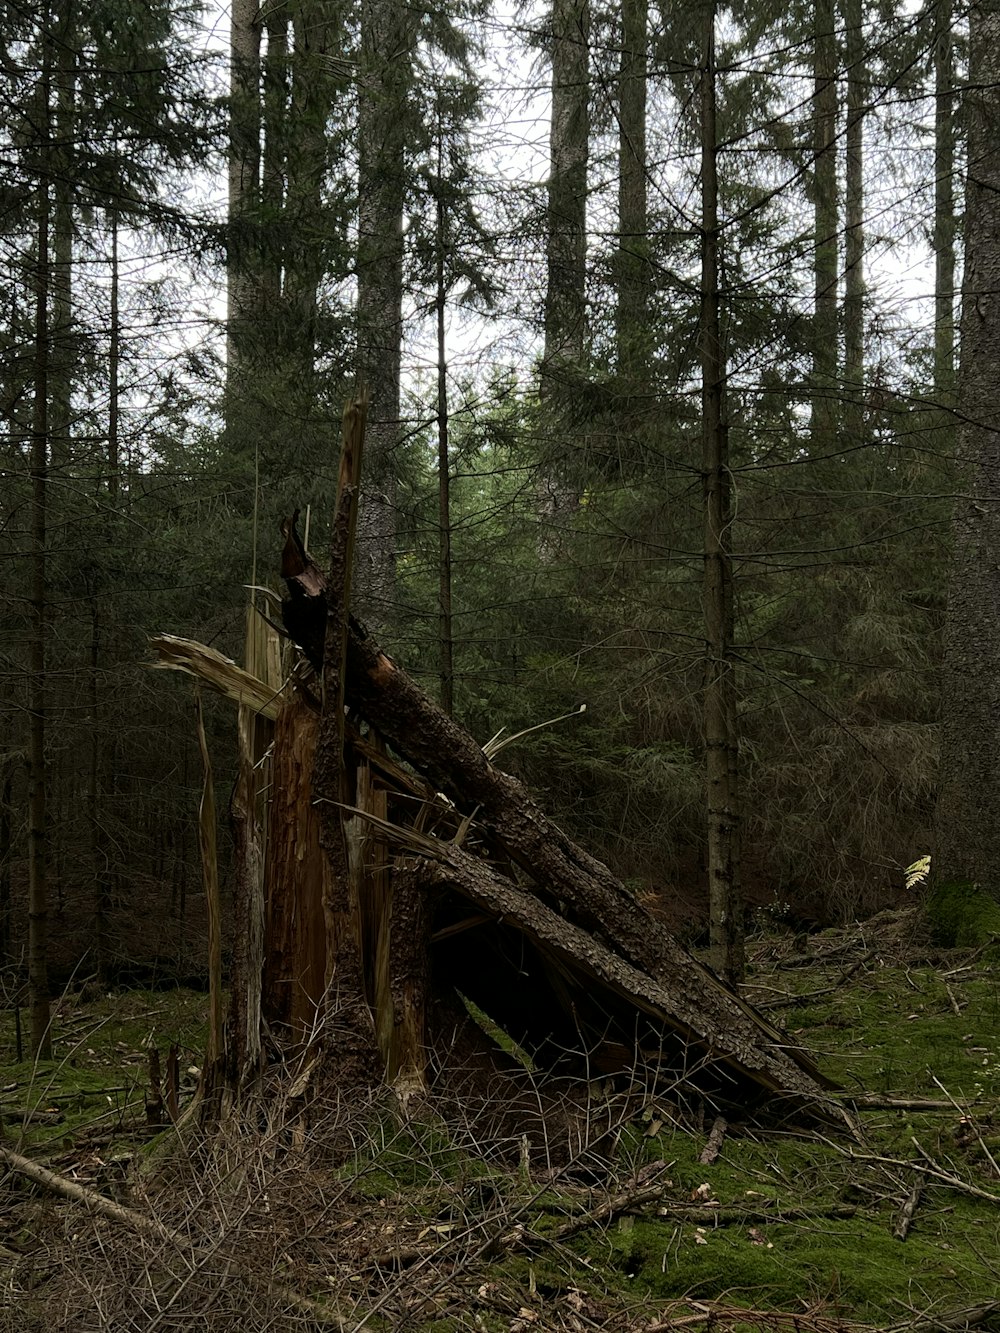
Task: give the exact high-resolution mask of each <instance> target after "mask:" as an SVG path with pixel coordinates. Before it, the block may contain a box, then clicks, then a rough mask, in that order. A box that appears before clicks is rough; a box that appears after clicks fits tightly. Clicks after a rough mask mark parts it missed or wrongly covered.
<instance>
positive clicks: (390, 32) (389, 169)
mask: <svg viewBox="0 0 1000 1333" xmlns="http://www.w3.org/2000/svg"><path fill="white" fill-rule="evenodd" d="M414 24H415V17H414V14H413V12H412V11H410V10H408V9H406V8H404V7H403V6H401V5H399V4H397V3H395V0H363V4H362V7H361V56H360V62H359V71H358V99H359V104H358V117H359V122H358V136H359V154H360V156H359V178H358V207H359V218H358V372H359V378H360V380H361V381H362V382H363V383H364V385H365V386H366V388H367V390H368V393H369V400H370V406H369V413H368V435H367V443H366V446H365V480H364V487H363V491H362V497H361V509H360V513H359V515H358V531H357V568H356V588H357V594H358V605H359V608H360V609H361V612H362V614H363V615H364V616H365V617H366V618H367V619H368V620H369V621H370V622H371V623H372V624H373V625H375V626H378V627H380V628H381V627H384V626H385V625H386V624H387V623H388V622H389V620H390V618H391V615H392V611H393V606H394V603H395V588H396V469H397V466H398V464H397V460H396V457H395V454H396V449H397V446H398V444H399V438H400V420H399V417H400V388H399V381H400V363H401V357H402V341H403V201H404V175H405V163H404V155H403V150H404V145H405V139H406V125H407V115H408V103H409V88H410V82H411V79H412V53H413V45H414V41H415V36H416V34H415V30H414Z"/></svg>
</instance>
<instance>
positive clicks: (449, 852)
mask: <svg viewBox="0 0 1000 1333" xmlns="http://www.w3.org/2000/svg"><path fill="white" fill-rule="evenodd" d="M405 839H406V830H400V831H399V840H400V842H401V843H402V842H404V841H405ZM411 873H412V874H413V875H414V877H418V876H419V879H420V882H421V883H422V884H423V885H424V887H425V888H428V889H450V890H453V891H454V892H457V893H459V894H461V895H462V896H463V897H464V898H466V899H468V900H469V901H470V902H472V903H474V904H475V905H476V906H477V907H479V908H481V909H483V911H484V912H485V913H486V914H488V915H489V917H490V918H492V921H493V922H494V923H497V924H499V923H503V922H509V923H511V924H512V925H514V926H515V927H516V929H517V930H518V931H519V932H520V933H521V934H522V936H524V937H525V939H526V940H527V941H530V942H531V944H532V945H533V946H534V947H535V948H536V949H537V950H538V951H539V953H540V954H541V955H542V957H543V959H544V960H545V965H546V971H547V972H549V973H551V974H554V975H556V976H558V977H561V978H562V979H563V982H564V985H565V986H566V987H567V991H568V995H569V998H570V999H571V1000H572V1003H573V1004H574V1005H579V1013H578V1014H577V1018H578V1020H579V1029H580V1031H579V1035H580V1038H581V1039H582V1040H583V1041H586V1040H587V1039H588V1035H589V1033H588V1028H590V1030H591V1031H592V1032H593V1033H594V1034H597V1033H598V1032H599V1027H600V1023H599V1022H597V1021H595V1022H594V1023H593V1024H590V1023H588V1012H587V1009H586V1007H585V1002H586V1001H587V1000H589V1001H591V1002H592V1003H593V1005H594V1010H593V1012H595V1013H597V1012H600V1013H601V1015H602V1020H601V1022H602V1023H603V1028H604V1032H603V1034H602V1035H603V1043H604V1044H605V1045H608V1044H610V1043H609V1038H610V1039H613V1038H615V1037H616V1036H617V1037H619V1038H620V1039H621V1040H620V1043H619V1044H620V1045H621V1046H622V1047H630V1050H629V1058H626V1059H623V1060H622V1067H623V1068H628V1067H630V1066H632V1065H634V1064H636V1063H639V1064H641V1063H643V1060H644V1052H643V1050H642V1048H643V1047H644V1046H645V1047H646V1048H647V1051H649V1049H650V1048H655V1046H656V1042H657V1034H658V1033H663V1032H667V1033H670V1032H672V1033H674V1034H675V1035H676V1038H677V1039H678V1042H677V1045H678V1047H679V1048H682V1049H684V1050H686V1051H688V1052H689V1059H690V1066H691V1068H692V1069H693V1068H694V1066H696V1065H698V1064H701V1065H703V1066H704V1065H718V1066H724V1067H726V1068H728V1070H729V1071H730V1075H731V1078H730V1080H729V1081H730V1083H731V1087H732V1090H733V1092H734V1093H735V1092H736V1091H737V1090H738V1088H739V1086H740V1084H741V1083H742V1084H743V1085H744V1090H745V1084H746V1082H747V1080H749V1081H750V1082H752V1083H754V1084H756V1085H757V1086H758V1087H759V1088H761V1089H763V1090H764V1091H766V1092H771V1093H775V1094H783V1095H785V1096H788V1097H790V1098H792V1099H793V1100H795V1101H800V1100H802V1099H805V1100H807V1101H809V1102H816V1101H817V1099H820V1100H823V1101H825V1100H826V1099H825V1097H824V1095H823V1094H824V1093H825V1091H826V1090H827V1089H829V1088H830V1087H832V1086H833V1085H832V1084H831V1082H830V1080H828V1079H826V1078H825V1077H824V1076H823V1075H822V1074H821V1073H820V1071H819V1070H818V1069H817V1068H816V1066H815V1065H814V1064H813V1063H812V1061H811V1060H809V1059H808V1057H807V1056H805V1055H804V1054H803V1053H802V1052H800V1051H798V1050H796V1049H795V1048H794V1047H790V1046H789V1044H788V1041H787V1038H786V1037H784V1035H783V1034H781V1033H780V1032H778V1031H776V1030H775V1029H774V1028H772V1027H771V1025H770V1024H769V1023H767V1022H766V1021H765V1020H763V1019H762V1018H761V1017H760V1015H759V1014H757V1013H756V1011H755V1010H753V1009H752V1007H751V1006H750V1005H747V1004H745V1003H744V1002H743V1001H741V1000H740V999H739V998H738V997H737V996H736V995H734V994H733V992H732V991H731V990H730V988H729V987H728V986H726V985H725V984H724V983H723V982H721V981H720V980H719V979H718V978H717V977H716V976H715V974H714V973H713V972H711V971H710V970H709V969H708V968H706V967H703V966H702V965H701V964H700V963H699V962H698V961H697V960H696V959H694V958H692V957H691V955H690V954H688V953H687V952H686V951H685V950H684V949H682V948H681V947H680V945H678V944H677V943H676V942H675V941H673V940H671V939H670V938H669V937H668V939H667V948H666V952H665V954H664V958H663V960H662V961H661V965H660V967H659V969H658V972H657V976H656V977H652V976H650V975H649V974H647V973H646V972H645V971H644V970H642V969H640V968H637V967H635V966H633V965H632V964H631V963H630V962H628V961H626V960H625V959H623V958H622V957H621V956H620V955H619V954H617V953H616V952H615V951H614V950H612V949H611V948H609V947H608V946H607V945H606V944H605V943H603V942H602V941H601V940H599V939H598V938H596V937H595V935H594V934H592V933H590V932H588V931H586V930H584V929H583V928H582V927H580V926H579V925H577V924H575V923H574V922H571V921H567V920H565V919H564V918H563V917H561V916H559V915H558V914H557V913H556V912H555V911H554V910H553V909H552V908H551V907H549V906H547V905H546V904H545V903H544V902H542V901H541V899H540V898H538V897H537V896H536V895H535V894H533V893H531V892H529V891H527V890H526V889H524V888H521V887H519V886H518V885H516V884H514V883H513V882H512V881H511V880H509V879H508V878H507V877H506V876H504V875H502V874H500V873H499V872H497V871H496V870H495V869H494V868H493V867H491V866H490V865H489V864H488V863H487V862H485V861H482V860H481V859H480V858H479V857H476V856H473V855H472V854H471V853H469V852H466V851H463V849H462V848H460V847H456V846H455V845H454V844H451V843H441V844H440V845H439V849H436V850H435V852H434V854H433V856H432V857H424V858H422V859H421V860H420V862H419V870H414V871H412V872H411ZM481 929H483V930H489V929H490V926H489V925H484V926H482V927H481ZM494 929H495V926H494ZM469 947H470V948H471V945H470V946H469ZM529 977H530V973H529ZM470 998H475V996H471V997H470ZM616 1002H620V1003H618V1004H616ZM488 1005H489V1001H488V1000H486V1001H485V1004H484V1007H486V1006H488ZM486 1011H487V1012H490V1010H489V1007H487V1008H486ZM636 1011H638V1012H639V1014H641V1015H646V1016H648V1018H649V1019H650V1020H651V1022H650V1023H648V1024H647V1025H645V1027H641V1026H640V1027H637V1026H636V1023H635V1017H634V1016H635V1013H636ZM491 1016H494V1017H497V1020H498V1021H502V1020H501V1018H500V1016H499V1015H491ZM539 1017H540V1018H541V1019H542V1021H543V1023H545V1022H546V1021H547V1019H548V1015H540V1016H539ZM616 1017H620V1019H621V1021H620V1022H618V1023H617V1024H616V1022H615V1020H616ZM597 1040H599V1038H598V1037H597V1036H596V1035H595V1049H594V1050H591V1051H589V1052H585V1054H587V1055H588V1056H589V1058H591V1059H593V1058H594V1056H595V1055H597V1054H598V1052H597V1050H596V1041H597ZM637 1048H638V1049H637ZM653 1054H654V1056H655V1054H656V1052H655V1050H654V1051H653ZM662 1054H663V1057H664V1060H665V1062H670V1052H666V1051H663V1052H662ZM595 1063H597V1067H596V1069H595V1072H608V1069H607V1067H606V1066H605V1067H602V1066H601V1065H600V1063H598V1062H595ZM671 1063H676V1062H671ZM719 1072H720V1073H722V1074H723V1077H725V1070H724V1069H722V1070H720V1071H719ZM694 1081H695V1082H701V1080H698V1079H695V1080H694ZM732 1099H733V1098H732V1096H730V1097H726V1098H725V1100H728V1101H731V1100H732ZM830 1118H831V1119H837V1120H841V1119H842V1118H843V1117H842V1116H841V1115H840V1113H839V1112H838V1111H835V1110H832V1111H831V1112H830Z"/></svg>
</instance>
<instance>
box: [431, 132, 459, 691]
mask: <svg viewBox="0 0 1000 1333" xmlns="http://www.w3.org/2000/svg"><path fill="white" fill-rule="evenodd" d="M442 135H443V130H442V128H441V118H440V116H439V117H438V179H437V210H436V237H435V242H436V247H437V292H436V297H435V304H436V307H437V426H438V534H439V535H438V646H439V652H440V680H441V707H442V708H443V709H444V711H445V712H446V713H448V714H449V716H450V715H451V714H452V713H453V712H454V709H455V655H454V638H453V631H452V619H451V469H450V462H449V457H448V361H447V356H446V353H447V347H446V345H445V314H446V307H447V301H448V291H447V287H446V284H445V253H444V252H445V222H444V195H443V190H444V182H443V180H442V174H443V167H442V163H443V156H444V145H443V141H442Z"/></svg>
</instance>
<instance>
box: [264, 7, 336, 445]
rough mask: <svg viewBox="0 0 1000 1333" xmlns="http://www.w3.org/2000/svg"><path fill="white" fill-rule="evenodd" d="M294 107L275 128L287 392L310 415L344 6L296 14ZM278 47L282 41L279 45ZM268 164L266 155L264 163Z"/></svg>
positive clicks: (327, 242)
mask: <svg viewBox="0 0 1000 1333" xmlns="http://www.w3.org/2000/svg"><path fill="white" fill-rule="evenodd" d="M292 33H293V39H294V49H293V56H292V61H291V67H292V95H291V108H290V114H289V116H288V118H287V120H286V123H285V125H284V126H281V125H278V126H276V127H275V130H276V133H277V134H279V135H280V134H281V133H282V132H285V133H287V132H288V130H289V128H290V129H291V137H290V139H289V141H288V147H287V154H286V166H287V183H286V195H285V226H284V227H283V228H282V234H283V236H284V237H285V238H286V243H285V246H284V256H283V258H284V266H285V270H284V317H283V322H282V330H281V331H282V334H283V335H284V336H283V341H284V344H285V347H286V357H287V364H286V373H287V376H288V380H287V392H288V395H289V399H290V403H291V404H292V405H294V410H295V411H296V412H297V413H299V414H301V417H302V418H303V419H304V420H305V419H308V417H309V415H310V414H311V413H312V411H313V408H314V403H315V398H316V383H315V370H316V319H317V312H318V309H319V287H320V283H321V281H322V279H323V275H324V270H325V265H326V256H327V254H328V252H329V248H330V239H331V238H330V236H329V235H328V225H329V224H328V215H327V214H325V213H324V209H323V188H324V184H325V181H326V172H327V166H328V158H329V155H330V150H329V146H328V137H327V120H328V118H329V116H330V109H331V107H332V106H335V105H336V104H337V102H338V101H340V100H341V99H342V98H343V97H344V96H345V92H344V90H343V89H340V88H338V87H337V85H336V82H335V80H334V76H333V64H332V60H333V59H334V58H335V57H336V56H337V55H339V52H340V50H341V48H342V45H343V39H342V37H341V35H340V24H339V7H338V6H337V5H336V4H333V3H330V0H300V3H298V4H297V5H296V7H295V12H294V17H293V20H292ZM276 54H278V55H280V48H279V50H278V52H277V53H276ZM268 165H269V164H268V163H267V162H265V167H267V166H268Z"/></svg>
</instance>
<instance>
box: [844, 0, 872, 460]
mask: <svg viewBox="0 0 1000 1333" xmlns="http://www.w3.org/2000/svg"><path fill="white" fill-rule="evenodd" d="M844 22H845V27H846V30H847V31H846V41H845V49H846V52H847V133H846V147H847V173H846V193H845V200H846V208H845V221H846V230H845V236H844V381H845V390H846V395H845V396H846V407H845V412H844V425H845V427H846V429H847V434H848V438H849V440H850V442H851V443H852V444H858V443H860V440H861V436H862V431H863V418H864V412H863V409H864V389H865V383H864V378H865V375H864V337H865V309H864V300H865V275H864V253H865V233H864V176H863V167H864V118H865V101H866V98H867V93H868V88H867V78H866V70H865V58H864V40H863V36H864V34H863V31H862V9H861V0H844Z"/></svg>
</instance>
